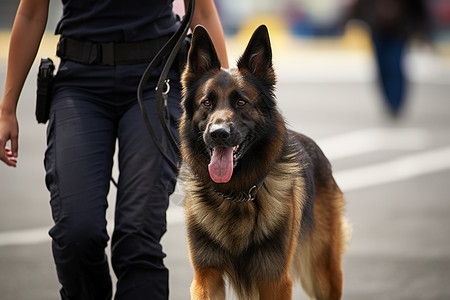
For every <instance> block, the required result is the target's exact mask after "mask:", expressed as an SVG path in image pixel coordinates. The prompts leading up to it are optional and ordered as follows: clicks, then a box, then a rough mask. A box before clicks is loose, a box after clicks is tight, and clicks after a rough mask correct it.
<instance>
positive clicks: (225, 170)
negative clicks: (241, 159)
mask: <svg viewBox="0 0 450 300" xmlns="http://www.w3.org/2000/svg"><path fill="white" fill-rule="evenodd" d="M208 171H209V176H211V179H212V180H213V181H214V182H216V183H226V182H228V181H230V179H231V176H232V175H233V147H217V148H214V149H213V153H212V157H211V162H210V163H209V165H208Z"/></svg>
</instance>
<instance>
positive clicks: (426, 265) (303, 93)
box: [0, 44, 450, 300]
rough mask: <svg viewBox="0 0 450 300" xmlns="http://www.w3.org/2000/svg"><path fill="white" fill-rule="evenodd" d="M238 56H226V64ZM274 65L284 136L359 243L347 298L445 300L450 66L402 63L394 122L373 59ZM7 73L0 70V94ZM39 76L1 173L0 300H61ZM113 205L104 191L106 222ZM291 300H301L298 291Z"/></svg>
mask: <svg viewBox="0 0 450 300" xmlns="http://www.w3.org/2000/svg"><path fill="white" fill-rule="evenodd" d="M0 47H1V48H4V47H5V46H4V44H2V45H0ZM233 47H234V48H233ZM240 47H241V46H239V47H238V46H237V45H234V46H232V47H230V49H231V50H230V56H231V57H232V61H234V60H235V58H236V54H235V53H239V51H242V50H243V49H242V48H243V46H242V48H240ZM295 51H298V52H295ZM274 57H275V67H276V69H277V72H278V73H279V84H278V87H277V96H278V101H279V104H280V107H281V110H282V111H283V113H284V115H285V117H286V119H287V122H288V124H289V126H290V127H292V128H294V129H295V130H298V131H301V132H302V133H304V134H306V135H308V136H310V137H312V138H314V139H315V140H316V141H317V142H318V144H319V146H321V147H322V148H323V150H324V152H325V154H326V155H327V156H328V157H329V159H330V160H331V162H332V165H333V168H334V174H335V177H336V180H337V182H338V184H339V185H340V187H341V189H342V190H343V192H344V193H345V197H346V200H347V206H346V215H347V217H348V219H349V220H350V222H351V223H352V224H353V228H354V232H353V239H352V241H351V244H350V247H349V250H348V252H347V253H346V254H345V256H344V261H343V266H344V273H345V275H344V277H345V282H344V299H354V300H356V299H358V300H360V299H368V300H370V299H377V300H380V299H405V300H406V299H408V300H413V299H417V300H419V299H420V300H422V299H450V285H449V282H450V239H449V232H450V230H449V229H450V217H449V216H450V187H449V185H450V67H449V66H450V60H449V57H448V56H447V57H445V56H435V55H434V54H432V53H430V52H429V50H420V51H417V52H413V53H411V55H409V56H408V63H409V67H410V68H409V69H410V77H411V79H412V82H411V85H410V89H409V99H408V105H407V107H406V111H405V114H404V115H403V116H402V117H401V118H400V119H399V120H396V121H394V120H391V119H390V118H389V117H388V116H387V114H386V113H385V110H384V108H383V106H382V102H381V99H380V95H379V92H378V89H377V85H376V83H375V80H374V78H375V76H374V69H373V64H372V58H371V56H370V53H368V52H364V51H363V52H361V51H343V50H342V49H341V50H339V49H338V50H330V49H328V48H327V45H322V46H320V45H319V46H317V45H315V46H314V47H312V46H311V45H302V44H296V45H295V47H291V48H289V49H288V50H283V51H281V50H278V49H277V48H275V50H274ZM5 68H6V67H5V60H4V59H3V60H0V84H1V85H0V86H1V90H0V91H1V92H3V83H4V77H5V71H6V69H5ZM36 68H37V65H35V67H34V69H33V71H32V74H31V75H30V78H29V79H28V81H27V82H26V86H25V90H24V92H23V94H22V99H21V103H20V106H19V118H20V151H19V166H18V168H17V169H10V168H7V167H6V166H4V165H0V299H1V300H6V299H7V300H10V299H11V300H17V299H18V300H28V299H36V300H56V299H59V296H58V289H59V285H58V282H57V278H56V273H55V269H54V265H53V260H52V255H51V249H50V239H49V237H48V234H47V231H48V229H49V228H50V226H51V216H50V207H49V204H48V193H47V191H46V189H45V187H44V171H43V163H42V161H43V153H44V150H45V126H42V125H37V124H36V123H35V120H34V101H35V96H34V93H35V82H36V78H35V75H34V74H35V73H36ZM115 174H117V173H116V171H115ZM114 194H115V189H114V188H111V192H110V201H111V204H110V207H111V208H110V211H109V212H108V215H109V216H110V217H109V218H110V219H109V220H112V218H111V216H112V215H113V207H114ZM181 194H182V192H181V191H177V193H176V194H175V195H173V197H172V198H171V207H170V209H169V212H168V222H169V225H168V232H167V234H166V235H165V237H164V241H163V244H164V249H165V252H166V253H167V259H166V264H167V266H168V267H169V269H170V276H171V277H170V289H171V299H173V300H184V299H189V296H188V294H189V285H190V281H191V280H192V269H191V266H190V263H189V260H188V257H187V250H186V242H185V226H184V220H183V208H182V197H181ZM109 224H112V222H111V221H110V222H109ZM108 251H109V250H108ZM295 298H296V299H307V297H306V296H305V295H304V294H303V292H301V289H300V287H299V286H298V285H297V286H296V289H295ZM149 299H151V297H150V298H149ZM227 299H234V297H233V296H230V297H228V298H227Z"/></svg>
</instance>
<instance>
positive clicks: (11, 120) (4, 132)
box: [0, 114, 19, 167]
mask: <svg viewBox="0 0 450 300" xmlns="http://www.w3.org/2000/svg"><path fill="white" fill-rule="evenodd" d="M18 136H19V125H18V123H17V117H16V115H15V114H11V115H2V116H0V160H1V161H3V162H4V163H5V164H7V165H8V166H11V167H16V166H17V153H18V150H19V145H18ZM8 141H11V148H10V147H7V146H6V143H7V142H8Z"/></svg>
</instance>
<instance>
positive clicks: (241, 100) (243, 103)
mask: <svg viewBox="0 0 450 300" xmlns="http://www.w3.org/2000/svg"><path fill="white" fill-rule="evenodd" d="M236 104H237V106H239V107H243V106H245V105H246V104H247V101H245V100H243V99H239V100H238V101H237V103H236Z"/></svg>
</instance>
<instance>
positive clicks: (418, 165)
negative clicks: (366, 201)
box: [334, 147, 450, 192]
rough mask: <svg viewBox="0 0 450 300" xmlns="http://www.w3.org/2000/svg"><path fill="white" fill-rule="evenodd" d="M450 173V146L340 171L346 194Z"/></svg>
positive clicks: (337, 173)
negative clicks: (436, 174) (421, 177)
mask: <svg viewBox="0 0 450 300" xmlns="http://www.w3.org/2000/svg"><path fill="white" fill-rule="evenodd" d="M447 170H450V147H445V148H440V149H435V150H430V151H426V152H419V153H416V154H410V155H407V156H403V157H401V158H397V159H394V160H391V161H387V162H383V163H377V164H373V165H369V166H365V167H361V168H356V169H351V170H346V171H340V172H336V173H335V174H334V176H335V179H336V182H337V183H338V185H339V186H340V188H341V189H342V190H343V191H344V192H350V191H354V190H357V189H362V188H368V187H373V186H377V185H382V184H389V183H394V182H399V181H404V180H408V179H412V178H415V177H419V176H423V175H427V174H430V173H436V172H440V171H447Z"/></svg>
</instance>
